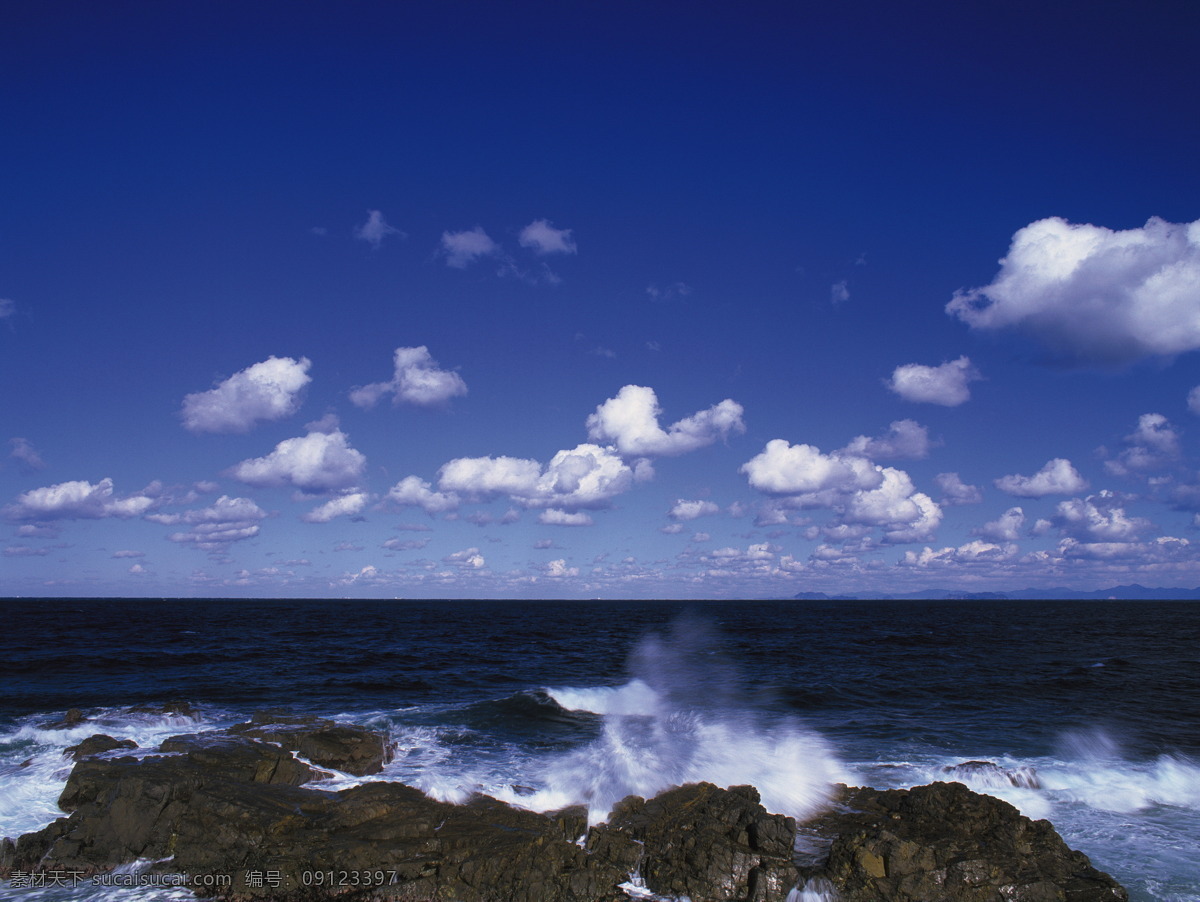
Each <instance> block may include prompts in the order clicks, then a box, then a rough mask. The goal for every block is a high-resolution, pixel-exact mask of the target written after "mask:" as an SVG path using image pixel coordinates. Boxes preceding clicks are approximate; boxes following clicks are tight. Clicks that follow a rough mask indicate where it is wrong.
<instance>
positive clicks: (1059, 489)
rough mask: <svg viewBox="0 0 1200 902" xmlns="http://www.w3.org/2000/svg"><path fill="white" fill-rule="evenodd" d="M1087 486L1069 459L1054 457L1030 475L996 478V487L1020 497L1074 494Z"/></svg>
mask: <svg viewBox="0 0 1200 902" xmlns="http://www.w3.org/2000/svg"><path fill="white" fill-rule="evenodd" d="M1087 487H1088V483H1087V480H1086V479H1084V478H1083V477H1082V476H1080V475H1079V471H1078V470H1076V469H1075V468H1074V467H1073V466H1072V465H1071V462H1070V461H1069V460H1065V459H1064V458H1061V457H1056V458H1054V460H1051V461H1048V462H1047V463H1046V465H1045V466H1044V467H1042V468H1041V469H1040V470H1038V471H1037V472H1036V473H1034V474H1033V475H1032V476H1020V475H1011V476H1003V477H1001V478H1000V479H997V480H996V488H998V489H999V490H1000V491H1002V492H1006V493H1008V494H1009V495H1017V496H1018V497H1021V498H1044V497H1046V496H1047V495H1074V494H1075V493H1076V492H1082V491H1083V490H1084V489H1086V488H1087Z"/></svg>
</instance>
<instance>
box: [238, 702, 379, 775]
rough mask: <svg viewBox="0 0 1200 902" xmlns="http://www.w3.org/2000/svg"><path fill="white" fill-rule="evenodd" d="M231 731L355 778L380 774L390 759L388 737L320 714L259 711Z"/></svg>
mask: <svg viewBox="0 0 1200 902" xmlns="http://www.w3.org/2000/svg"><path fill="white" fill-rule="evenodd" d="M230 732H231V733H236V734H238V735H242V736H249V737H252V738H255V739H261V740H263V741H264V742H275V743H278V744H279V745H280V746H281V747H282V748H285V749H287V750H288V751H291V752H296V753H297V754H299V755H300V756H301V757H304V758H307V759H308V760H309V761H311V762H312V763H313V764H315V765H317V766H318V767H329V768H333V769H334V770H340V771H343V772H344V773H348V774H353V775H354V776H356V777H363V776H366V775H368V774H377V773H379V772H380V771H381V770H383V766H384V765H385V764H387V762H388V761H389V760H390V755H389V751H390V750H389V748H388V743H387V738H386V737H384V736H382V735H380V734H379V733H375V732H372V731H371V730H368V729H366V728H365V727H360V726H357V725H356V724H344V723H336V722H335V721H332V720H325V719H323V718H318V717H296V716H291V715H287V714H279V713H276V712H259V713H257V714H255V715H254V718H253V719H252V720H251V721H250V722H249V723H244V724H238V725H236V726H234V727H231V728H230Z"/></svg>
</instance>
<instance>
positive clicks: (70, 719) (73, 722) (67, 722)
mask: <svg viewBox="0 0 1200 902" xmlns="http://www.w3.org/2000/svg"><path fill="white" fill-rule="evenodd" d="M87 719H88V718H87V715H85V714H84V713H83V712H82V711H80V710H79V709H78V708H71V709H70V710H69V711H67V713H66V714H64V715H63V719H62V720H60V721H58V722H57V723H52V724H50V725H49V726H47V727H46V729H47V730H69V729H71V728H72V727H77V726H79V725H80V724H81V723H83V722H84V721H86V720H87Z"/></svg>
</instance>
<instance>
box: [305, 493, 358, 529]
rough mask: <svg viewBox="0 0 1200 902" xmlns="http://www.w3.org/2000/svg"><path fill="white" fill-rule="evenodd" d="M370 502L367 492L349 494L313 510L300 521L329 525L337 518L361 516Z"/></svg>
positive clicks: (332, 499) (339, 496)
mask: <svg viewBox="0 0 1200 902" xmlns="http://www.w3.org/2000/svg"><path fill="white" fill-rule="evenodd" d="M370 500H371V496H370V494H368V493H367V492H347V493H346V494H344V495H338V496H337V497H336V498H331V499H330V500H328V501H326V502H325V503H324V504H322V505H320V506H319V507H315V508H313V509H312V510H311V511H309V512H308V513H307V514H304V515H303V516H302V517H301V518H300V519H301V520H303V521H304V522H305V523H328V522H329V521H330V520H332V519H334V518H335V517H353V516H356V515H357V514H361V513H362V512H363V509H364V508H366V506H367V503H368V502H369V501H370Z"/></svg>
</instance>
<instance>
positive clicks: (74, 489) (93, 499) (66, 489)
mask: <svg viewBox="0 0 1200 902" xmlns="http://www.w3.org/2000/svg"><path fill="white" fill-rule="evenodd" d="M154 503H155V501H154V499H153V498H150V497H147V496H146V495H143V494H133V495H127V496H126V497H124V498H118V497H117V496H116V494H115V493H114V491H113V481H112V480H111V479H109V478H104V479H101V480H100V481H99V482H98V483H96V484H95V485H92V484H91V483H90V482H86V481H84V480H76V481H73V482H60V483H58V484H57V485H51V486H45V487H43V488H38V489H31V490H29V491H28V492H25V493H24V494H22V495H19V496H18V497H17V500H16V502H15V503H13V504H10V505H8V506H7V507H5V508H4V511H3V513H4V516H5V517H6V518H7V519H9V520H35V521H41V520H101V519H105V518H107V517H116V518H118V519H122V520H127V519H129V518H131V517H137V516H140V515H142V514H144V513H145V512H146V511H147V510H148V509H149V508H150V507H151V506H153V505H154Z"/></svg>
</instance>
